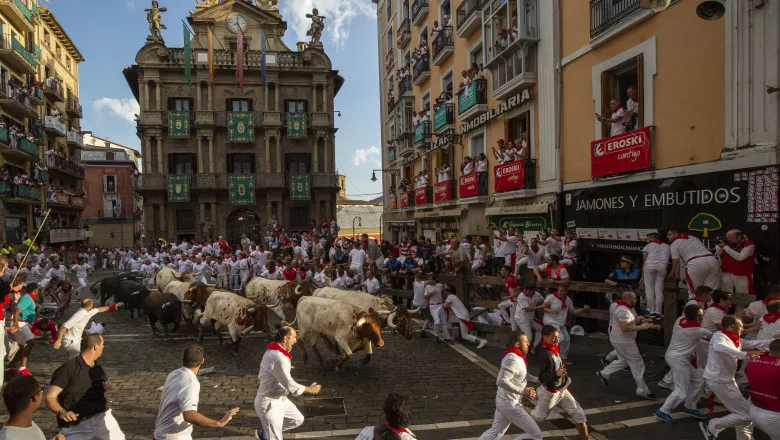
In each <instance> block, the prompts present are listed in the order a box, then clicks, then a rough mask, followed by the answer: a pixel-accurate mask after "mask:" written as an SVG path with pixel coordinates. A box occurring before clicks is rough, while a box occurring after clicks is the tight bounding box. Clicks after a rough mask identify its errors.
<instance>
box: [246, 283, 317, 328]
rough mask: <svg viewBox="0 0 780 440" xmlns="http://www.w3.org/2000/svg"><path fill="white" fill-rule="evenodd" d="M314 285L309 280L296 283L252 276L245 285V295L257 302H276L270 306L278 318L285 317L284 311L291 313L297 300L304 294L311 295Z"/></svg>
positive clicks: (267, 303)
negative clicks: (274, 305) (272, 306)
mask: <svg viewBox="0 0 780 440" xmlns="http://www.w3.org/2000/svg"><path fill="white" fill-rule="evenodd" d="M312 292H314V285H313V284H312V283H310V282H307V281H305V282H302V283H301V284H299V285H296V284H295V283H293V282H292V281H286V280H284V281H278V280H267V279H265V278H254V279H252V280H251V281H249V283H248V284H247V285H246V297H247V298H249V299H251V300H252V301H254V302H255V303H257V304H265V305H270V304H278V306H277V307H274V308H272V309H271V310H273V312H274V314H275V315H276V316H278V317H279V319H282V320H284V319H287V316H286V313H285V312H286V311H289V312H290V313H293V312H294V311H295V306H296V305H297V304H298V300H299V299H300V298H301V297H304V296H311V294H312Z"/></svg>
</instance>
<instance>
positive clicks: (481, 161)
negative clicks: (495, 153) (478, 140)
mask: <svg viewBox="0 0 780 440" xmlns="http://www.w3.org/2000/svg"><path fill="white" fill-rule="evenodd" d="M487 170H488V160H487V156H485V153H479V155H478V156H477V158H476V159H475V160H474V171H476V172H478V173H487Z"/></svg>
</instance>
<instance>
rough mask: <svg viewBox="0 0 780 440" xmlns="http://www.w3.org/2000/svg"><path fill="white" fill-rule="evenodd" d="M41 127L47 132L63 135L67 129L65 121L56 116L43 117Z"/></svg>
mask: <svg viewBox="0 0 780 440" xmlns="http://www.w3.org/2000/svg"><path fill="white" fill-rule="evenodd" d="M43 127H44V129H45V130H46V131H48V132H49V133H53V134H55V135H58V136H65V135H66V133H67V131H68V129H67V127H66V126H65V123H64V122H62V121H61V120H60V118H59V117H57V116H46V117H45V118H43Z"/></svg>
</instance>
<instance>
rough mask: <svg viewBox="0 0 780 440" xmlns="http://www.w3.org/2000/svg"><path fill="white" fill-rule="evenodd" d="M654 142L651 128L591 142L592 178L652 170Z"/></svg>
mask: <svg viewBox="0 0 780 440" xmlns="http://www.w3.org/2000/svg"><path fill="white" fill-rule="evenodd" d="M652 141H653V132H652V130H651V128H650V127H643V128H640V129H638V130H632V131H629V132H628V133H621V134H618V135H615V136H610V137H608V138H604V139H599V140H597V141H593V142H591V143H590V173H591V177H601V176H609V175H613V174H619V173H625V172H629V171H637V170H644V169H647V168H650V164H651V154H650V148H651V146H652Z"/></svg>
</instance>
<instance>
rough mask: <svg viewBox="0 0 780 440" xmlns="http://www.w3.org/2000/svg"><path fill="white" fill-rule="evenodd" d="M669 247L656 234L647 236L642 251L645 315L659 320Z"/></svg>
mask: <svg viewBox="0 0 780 440" xmlns="http://www.w3.org/2000/svg"><path fill="white" fill-rule="evenodd" d="M669 249H670V248H669V245H668V244H666V243H664V242H663V241H661V240H659V239H658V234H657V233H655V232H653V233H650V234H647V244H646V245H645V247H644V248H643V249H642V257H643V260H644V265H643V266H642V277H643V278H644V281H645V298H646V299H647V313H648V314H649V315H650V316H653V317H656V318H660V317H662V316H663V313H664V279H666V270H667V268H668V266H669V258H670V257H671V251H670V250H669Z"/></svg>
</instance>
